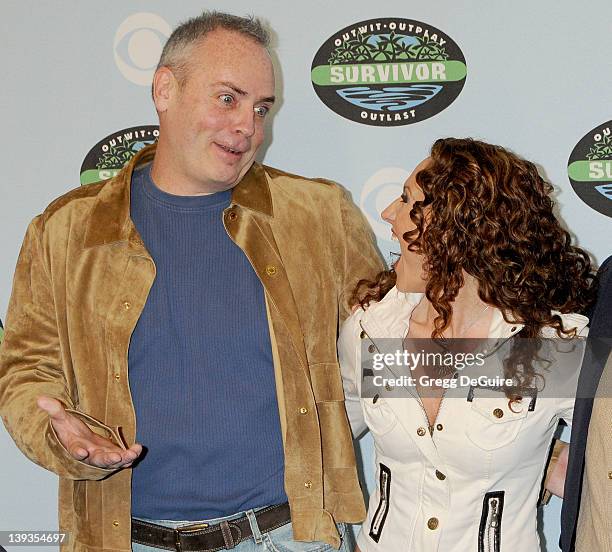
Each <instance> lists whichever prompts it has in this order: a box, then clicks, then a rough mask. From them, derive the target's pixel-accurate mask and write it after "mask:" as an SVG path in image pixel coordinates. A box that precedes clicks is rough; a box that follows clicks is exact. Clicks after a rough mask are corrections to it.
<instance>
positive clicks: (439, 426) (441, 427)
mask: <svg viewBox="0 0 612 552" xmlns="http://www.w3.org/2000/svg"><path fill="white" fill-rule="evenodd" d="M436 429H437V430H438V431H442V430H443V429H444V426H443V425H442V424H438V425H437V426H436Z"/></svg>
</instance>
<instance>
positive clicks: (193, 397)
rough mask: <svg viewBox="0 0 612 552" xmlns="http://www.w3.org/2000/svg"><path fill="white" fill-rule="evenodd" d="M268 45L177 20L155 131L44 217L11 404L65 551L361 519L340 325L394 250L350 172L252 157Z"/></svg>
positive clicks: (7, 373) (27, 267) (325, 535)
mask: <svg viewBox="0 0 612 552" xmlns="http://www.w3.org/2000/svg"><path fill="white" fill-rule="evenodd" d="M267 44H268V38H267V34H266V31H265V30H264V29H263V28H262V26H261V24H260V23H259V22H258V21H257V20H251V19H244V18H239V17H235V16H231V15H228V14H222V13H216V12H212V13H204V14H203V15H202V16H200V17H197V18H194V19H192V20H190V21H187V22H186V23H184V24H183V25H181V26H179V27H178V28H177V29H176V30H175V31H174V33H173V34H172V36H171V37H170V39H169V40H168V43H167V44H166V46H165V48H164V51H163V53H162V56H161V60H160V63H159V66H158V69H157V71H156V73H155V76H154V80H153V99H154V102H155V107H156V110H157V112H158V114H159V122H160V135H159V142H158V144H157V146H156V147H155V146H153V147H149V148H146V149H144V150H142V151H141V152H140V153H139V154H138V155H137V156H136V157H135V158H134V159H133V160H132V161H131V162H130V164H129V165H128V166H127V167H126V168H125V169H124V170H123V171H122V172H121V173H120V174H119V175H118V176H117V177H116V178H114V179H112V180H110V181H108V182H105V183H99V184H95V185H91V186H87V187H83V188H80V189H77V190H74V191H72V192H69V193H68V194H66V195H65V196H63V197H61V198H60V199H58V200H56V201H55V202H53V203H52V204H51V205H50V206H49V207H48V208H47V209H46V210H45V212H44V213H43V214H42V215H41V216H39V217H37V218H35V219H34V221H33V222H32V224H31V225H30V227H29V229H28V232H27V235H26V238H25V241H24V245H23V248H22V251H21V254H20V257H19V260H18V263H17V269H16V274H15V279H14V288H13V293H12V297H11V302H10V305H9V312H8V317H7V320H6V335H5V341H4V344H3V347H2V350H1V352H2V354H1V357H0V411H1V413H2V417H3V420H4V423H5V425H6V427H7V429H8V431H9V432H10V434H11V435H12V437H13V439H14V440H15V441H16V443H17V445H18V446H19V447H20V448H21V450H22V451H23V452H24V453H25V454H26V455H27V456H28V457H29V458H30V459H32V460H33V461H34V462H36V463H38V464H40V465H42V466H44V467H46V468H48V469H50V470H52V471H54V472H55V473H57V474H58V475H59V476H60V527H61V529H62V530H65V531H68V532H69V533H70V534H71V535H70V540H69V544H68V548H69V549H70V550H77V549H78V550H92V551H93V550H96V552H98V551H100V550H117V551H119V550H121V551H126V550H129V549H130V547H131V546H132V544H133V545H134V549H135V550H136V549H138V546H141V547H143V546H144V547H146V548H145V549H149V548H150V547H152V548H153V549H155V548H166V549H173V548H174V549H176V550H218V549H223V548H233V547H236V550H237V551H241V550H246V549H251V548H250V547H252V546H254V545H255V546H256V545H261V546H262V547H263V546H265V544H266V543H268V542H272V543H276V544H277V545H278V547H279V548H282V547H283V546H284V547H285V548H284V549H288V550H293V549H296V550H297V549H299V550H303V549H304V548H303V547H304V545H303V544H301V543H296V542H295V541H322V542H321V543H320V544H321V548H320V549H321V550H323V549H328V548H329V547H330V545H332V546H334V547H336V548H338V547H339V546H341V536H342V535H341V534H340V533H339V531H338V528H337V526H336V523H341V522H349V523H355V522H358V521H360V520H361V519H362V518H363V516H364V513H365V511H364V506H363V501H362V495H361V492H360V489H359V485H358V482H357V475H356V468H355V461H354V455H353V450H352V442H351V435H350V430H349V427H348V424H347V420H346V415H345V412H344V405H343V393H342V383H341V380H340V374H339V370H338V364H337V356H336V334H337V328H338V324H339V322H340V321H341V320H342V319H343V318H344V317H345V316H346V315H347V314H348V306H347V301H346V299H347V298H348V296H349V295H350V293H351V291H352V289H353V288H354V286H355V284H356V282H357V281H358V280H359V279H360V278H363V277H372V276H373V275H374V273H376V272H377V271H378V270H379V269H380V268H381V264H380V261H379V258H378V256H377V254H376V251H375V248H374V246H373V243H372V239H371V236H370V233H369V232H368V230H367V229H366V226H365V224H364V222H363V218H362V217H361V215H360V214H359V212H358V210H357V209H356V208H355V207H354V206H353V205H352V204H351V202H350V201H349V199H348V198H347V196H346V194H345V193H344V192H343V191H342V190H341V189H340V188H339V187H338V186H336V185H334V184H333V183H329V182H324V181H309V180H306V179H304V178H301V177H298V176H294V175H290V174H287V173H283V172H281V171H278V170H276V169H272V168H269V167H265V166H261V165H259V164H257V163H255V162H254V159H255V155H256V153H257V151H258V148H259V147H260V146H261V144H262V142H263V139H264V122H265V118H266V115H267V114H268V112H269V111H270V109H271V107H272V105H273V102H274V73H273V69H272V64H271V61H270V56H269V54H268V51H267V49H266V47H267ZM128 368H129V370H128ZM37 403H38V406H39V408H37V407H36V404H37ZM141 443H142V445H144V447H145V452H146V454H143V448H142V445H141ZM287 502H288V505H287ZM289 512H290V513H289ZM136 518H138V519H136ZM139 520H144V521H139ZM164 520H165V521H164ZM210 520H214V521H210ZM178 522H187V523H186V525H187V527H184V525H185V523H178ZM194 522H196V523H194ZM177 526H180V529H179V530H176V531H175V530H174V528H175V527H177ZM340 528H341V530H342V525H340ZM323 543H328V546H324V544H323ZM271 546H272V545H271ZM312 546H313V547H314V546H315V545H312ZM342 546H344V547H345V549H348V548H347V545H346V543H344V544H342ZM258 548H259V547H258ZM317 550H319V548H317Z"/></svg>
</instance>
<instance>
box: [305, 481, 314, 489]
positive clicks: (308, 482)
mask: <svg viewBox="0 0 612 552" xmlns="http://www.w3.org/2000/svg"><path fill="white" fill-rule="evenodd" d="M304 487H306V488H307V489H311V488H312V481H305V482H304Z"/></svg>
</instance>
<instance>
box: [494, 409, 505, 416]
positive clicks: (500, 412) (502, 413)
mask: <svg viewBox="0 0 612 552" xmlns="http://www.w3.org/2000/svg"><path fill="white" fill-rule="evenodd" d="M493 416H495V417H496V418H503V417H504V411H503V410H502V409H501V408H496V409H495V410H494V411H493Z"/></svg>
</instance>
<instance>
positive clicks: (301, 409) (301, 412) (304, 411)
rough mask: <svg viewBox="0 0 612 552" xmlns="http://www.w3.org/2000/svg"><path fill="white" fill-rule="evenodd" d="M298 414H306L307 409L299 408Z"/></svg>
mask: <svg viewBox="0 0 612 552" xmlns="http://www.w3.org/2000/svg"><path fill="white" fill-rule="evenodd" d="M300 414H308V408H306V407H305V406H302V408H300Z"/></svg>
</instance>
